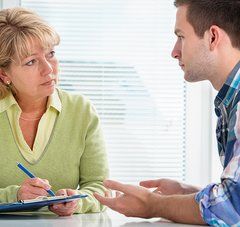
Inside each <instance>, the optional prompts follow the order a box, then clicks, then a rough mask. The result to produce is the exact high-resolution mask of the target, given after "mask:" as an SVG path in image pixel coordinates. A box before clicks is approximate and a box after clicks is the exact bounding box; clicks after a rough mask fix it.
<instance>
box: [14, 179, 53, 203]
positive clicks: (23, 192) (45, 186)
mask: <svg viewBox="0 0 240 227" xmlns="http://www.w3.org/2000/svg"><path fill="white" fill-rule="evenodd" d="M49 189H51V186H50V185H49V182H48V180H45V179H41V178H38V177H37V178H27V179H26V180H24V181H23V183H22V185H21V187H20V188H19V190H18V192H17V199H18V200H26V199H35V198H36V197H38V196H47V195H48V192H47V190H49Z"/></svg>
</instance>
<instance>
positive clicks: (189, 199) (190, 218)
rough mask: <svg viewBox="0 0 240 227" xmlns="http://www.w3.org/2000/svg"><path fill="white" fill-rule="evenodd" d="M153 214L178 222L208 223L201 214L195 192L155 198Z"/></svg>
mask: <svg viewBox="0 0 240 227" xmlns="http://www.w3.org/2000/svg"><path fill="white" fill-rule="evenodd" d="M153 209H154V210H153V216H154V217H162V218H165V219H168V220H171V221H174V222H178V223H188V224H202V225H204V224H206V223H205V222H204V221H203V219H202V217H201V215H200V209H199V205H198V203H197V202H196V201H195V194H188V195H170V196H159V198H156V199H155V200H154V204H153Z"/></svg>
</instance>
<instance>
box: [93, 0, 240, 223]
mask: <svg viewBox="0 0 240 227" xmlns="http://www.w3.org/2000/svg"><path fill="white" fill-rule="evenodd" d="M175 6H176V7H177V14H176V24H175V34H176V35H177V42H176V44H175V46H174V49H173V51H172V57H174V58H176V59H177V60H178V61H179V65H180V66H181V68H182V70H183V71H184V78H185V79H186V80H187V81H189V82H195V81H201V80H209V81H210V82H211V83H212V85H213V87H214V88H215V89H216V90H218V91H219V92H218V95H217V96H216V98H215V103H214V104H215V110H216V114H217V116H218V124H217V130H216V135H217V141H218V149H219V156H220V159H221V162H222V165H223V173H222V175H221V181H220V183H218V184H210V185H208V186H206V187H205V188H203V189H201V190H200V189H198V188H196V187H193V186H189V185H185V184H182V183H179V182H176V181H173V180H168V179H159V180H152V181H151V180H150V181H144V182H140V185H141V186H133V185H126V184H122V183H119V182H115V181H110V180H108V181H105V186H106V187H108V188H109V189H113V190H117V191H120V192H122V193H121V194H119V193H118V195H117V196H116V197H115V198H109V197H102V196H100V195H97V194H95V197H96V198H97V199H98V200H99V201H100V202H101V203H102V204H104V205H107V206H109V207H110V208H112V209H113V210H116V211H118V212H120V213H122V214H125V215H126V216H136V217H145V218H150V217H163V218H166V219H170V220H172V221H175V222H181V223H191V224H209V225H218V226H228V225H235V226H238V225H240V92H239V89H240V88H239V82H240V0H175ZM154 187H156V188H157V189H156V190H155V191H154V192H151V191H149V190H148V189H147V188H154Z"/></svg>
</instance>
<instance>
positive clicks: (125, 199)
mask: <svg viewBox="0 0 240 227" xmlns="http://www.w3.org/2000/svg"><path fill="white" fill-rule="evenodd" d="M104 186H105V187H107V188H109V189H112V190H117V191H121V192H123V193H122V194H120V193H119V192H118V193H117V196H116V197H115V198H113V197H112V198H109V196H107V197H103V196H101V195H99V194H97V193H94V196H95V198H96V199H97V200H98V201H99V202H100V203H102V204H103V205H106V206H108V207H110V208H111V209H113V210H115V211H118V212H119V213H122V214H124V215H126V216H128V217H129V216H131V217H142V218H150V217H152V216H153V214H152V203H151V201H152V200H153V199H154V196H158V195H157V194H155V193H152V192H150V191H149V190H148V189H146V188H144V187H141V186H133V185H128V184H122V183H120V182H116V181H111V180H106V181H104Z"/></svg>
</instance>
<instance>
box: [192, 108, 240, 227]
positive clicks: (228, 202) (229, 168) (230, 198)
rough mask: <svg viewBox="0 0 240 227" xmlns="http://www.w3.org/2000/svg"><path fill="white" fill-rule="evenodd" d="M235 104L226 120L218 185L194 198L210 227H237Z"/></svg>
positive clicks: (239, 144)
mask: <svg viewBox="0 0 240 227" xmlns="http://www.w3.org/2000/svg"><path fill="white" fill-rule="evenodd" d="M239 116H240V115H239V104H238V108H237V111H236V114H233V115H232V117H231V118H230V120H229V128H228V130H229V132H228V139H227V144H226V150H225V156H226V155H228V157H231V158H229V160H230V161H229V162H228V163H226V164H225V168H224V170H223V173H222V175H221V183H219V184H210V185H208V186H207V187H206V188H204V189H203V190H202V191H200V192H199V193H197V194H196V196H195V199H196V201H197V202H198V203H199V206H200V210H201V214H202V217H203V219H204V221H205V222H206V223H208V224H209V225H214V226H233V225H234V226H240V202H239V201H240V133H239V132H240V120H239V119H240V118H239Z"/></svg>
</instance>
